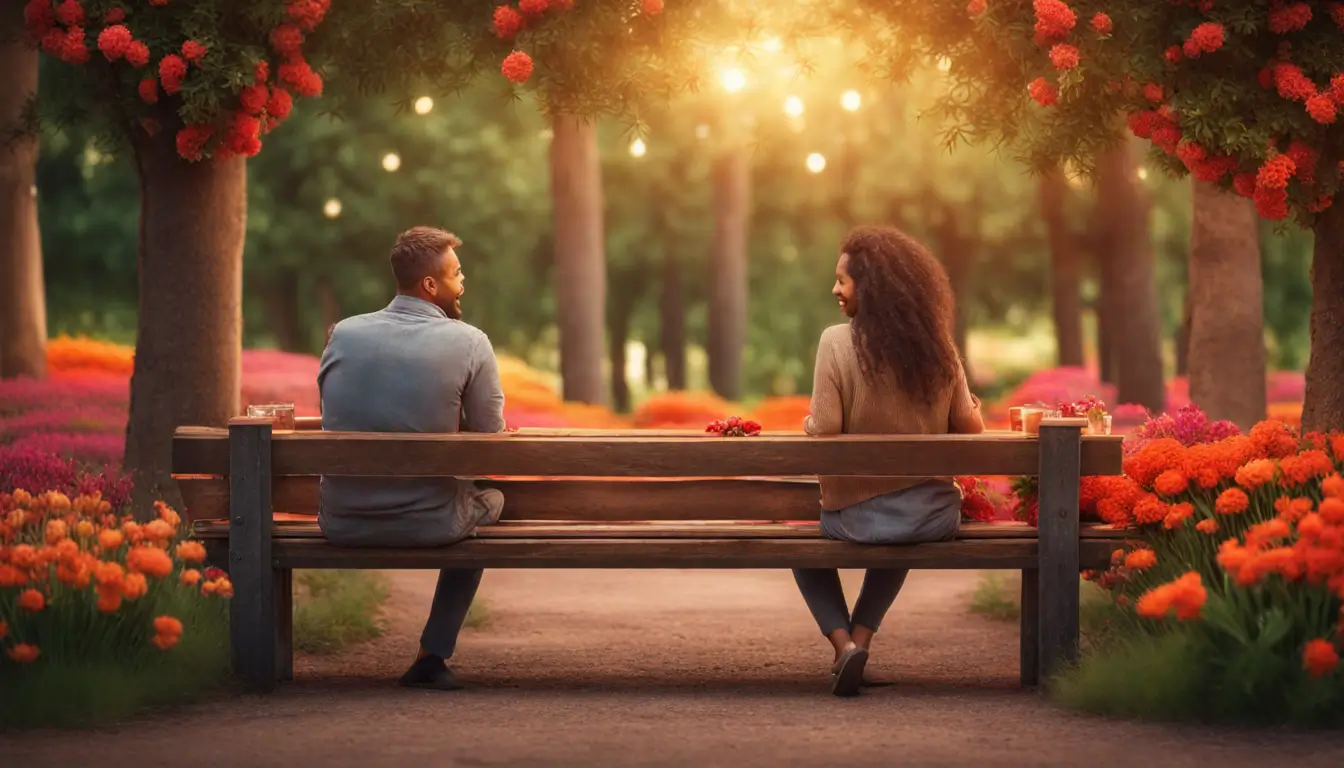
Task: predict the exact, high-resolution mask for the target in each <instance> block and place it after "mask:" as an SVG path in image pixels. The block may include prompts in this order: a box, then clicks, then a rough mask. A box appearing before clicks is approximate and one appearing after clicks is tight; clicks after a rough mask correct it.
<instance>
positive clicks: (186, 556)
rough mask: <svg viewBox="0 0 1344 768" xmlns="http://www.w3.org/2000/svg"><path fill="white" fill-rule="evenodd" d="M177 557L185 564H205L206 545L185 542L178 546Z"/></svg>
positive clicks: (196, 542) (197, 542)
mask: <svg viewBox="0 0 1344 768" xmlns="http://www.w3.org/2000/svg"><path fill="white" fill-rule="evenodd" d="M177 557H178V559H179V560H181V561H182V562H184V563H203V562H205V545H204V544H202V543H201V542H199V541H184V542H181V543H180V544H178V545H177Z"/></svg>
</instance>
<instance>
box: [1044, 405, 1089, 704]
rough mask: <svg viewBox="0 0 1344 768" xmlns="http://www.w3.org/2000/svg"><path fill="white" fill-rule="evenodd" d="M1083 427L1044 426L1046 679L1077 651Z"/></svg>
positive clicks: (1073, 657)
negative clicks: (1079, 505)
mask: <svg viewBox="0 0 1344 768" xmlns="http://www.w3.org/2000/svg"><path fill="white" fill-rule="evenodd" d="M1080 431H1081V430H1080V428H1079V427H1076V426H1055V425H1045V426H1042V427H1041V438H1040V449H1041V459H1040V461H1041V479H1040V499H1039V503H1040V513H1039V519H1038V521H1037V527H1038V529H1039V533H1038V534H1037V535H1038V537H1039V540H1040V564H1039V569H1040V570H1039V576H1038V578H1039V582H1038V594H1039V596H1040V602H1039V605H1038V610H1039V611H1040V622H1039V633H1040V635H1039V638H1040V658H1039V664H1040V670H1039V671H1040V678H1041V679H1042V680H1043V681H1045V682H1048V681H1049V679H1050V677H1051V676H1052V675H1054V674H1056V673H1058V672H1059V671H1061V670H1062V669H1063V668H1064V666H1065V665H1066V664H1069V663H1071V662H1072V661H1074V660H1075V659H1076V658H1077V656H1078V572H1079V537H1078V477H1079V475H1078V468H1079V454H1080Z"/></svg>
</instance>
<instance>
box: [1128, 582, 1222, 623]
mask: <svg viewBox="0 0 1344 768" xmlns="http://www.w3.org/2000/svg"><path fill="white" fill-rule="evenodd" d="M1207 599H1208V593H1207V591H1206V590H1205V589H1204V584H1203V582H1202V581H1201V580H1200V578H1199V574H1198V573H1196V572H1195V571H1190V572H1189V573H1186V574H1185V575H1184V576H1181V577H1180V578H1179V579H1177V580H1176V581H1173V582H1170V583H1167V584H1160V585H1158V586H1156V587H1153V588H1152V589H1151V590H1149V591H1148V592H1146V593H1144V595H1143V596H1142V597H1140V598H1139V601H1138V602H1137V603H1135V605H1134V610H1135V611H1136V612H1138V614H1139V615H1140V616H1143V617H1144V618H1148V619H1160V618H1162V617H1164V616H1166V615H1167V612H1168V611H1171V610H1173V609H1175V611H1176V617H1177V618H1179V619H1182V620H1188V619H1197V618H1199V614H1200V611H1202V610H1203V608H1204V602H1205V601H1206V600H1207Z"/></svg>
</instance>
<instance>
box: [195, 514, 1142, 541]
mask: <svg viewBox="0 0 1344 768" xmlns="http://www.w3.org/2000/svg"><path fill="white" fill-rule="evenodd" d="M194 531H195V535H196V536H197V537H199V538H202V539H223V538H227V537H228V535H229V525H228V521H227V520H199V521H197V522H196V524H195V526H194ZM1129 533H1132V532H1129V531H1125V530H1118V529H1115V528H1112V527H1110V526H1104V525H1094V524H1088V525H1084V526H1082V528H1081V531H1080V535H1081V537H1082V538H1085V539H1123V538H1124V537H1125V536H1126V535H1127V534H1129ZM476 537H477V538H480V539H520V538H523V539H565V538H569V539H599V538H600V539H661V538H674V539H696V538H700V539H785V538H787V539H816V538H820V537H821V530H820V526H819V525H818V524H817V523H780V522H759V523H746V522H719V521H704V522H696V523H658V522H627V523H593V522H587V521H581V520H546V521H531V520H516V521H513V520H511V521H501V522H500V523H498V524H496V525H488V526H482V527H481V528H479V529H477V532H476ZM274 538H275V539H322V538H323V536H322V531H321V530H320V529H319V528H318V526H317V522H316V520H313V519H297V520H296V519H277V520H276V521H275V522H274ZM1035 538H1036V529H1035V528H1033V527H1031V526H1029V525H1027V524H1025V523H1012V522H1002V523H962V524H961V528H960V530H958V531H957V539H959V540H971V539H1035Z"/></svg>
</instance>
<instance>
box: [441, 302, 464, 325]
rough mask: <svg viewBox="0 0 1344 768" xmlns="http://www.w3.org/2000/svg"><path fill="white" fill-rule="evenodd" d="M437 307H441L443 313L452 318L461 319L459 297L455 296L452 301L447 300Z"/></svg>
mask: <svg viewBox="0 0 1344 768" xmlns="http://www.w3.org/2000/svg"><path fill="white" fill-rule="evenodd" d="M439 309H442V310H443V313H444V314H445V315H447V316H448V317H449V318H451V319H453V320H461V319H462V299H461V297H458V298H455V299H453V300H452V301H450V302H447V303H446V304H440V305H439Z"/></svg>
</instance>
